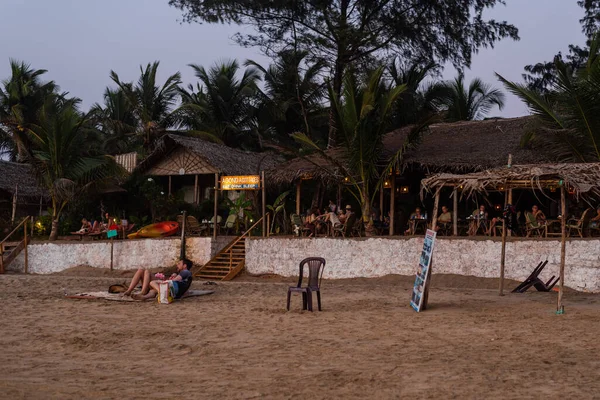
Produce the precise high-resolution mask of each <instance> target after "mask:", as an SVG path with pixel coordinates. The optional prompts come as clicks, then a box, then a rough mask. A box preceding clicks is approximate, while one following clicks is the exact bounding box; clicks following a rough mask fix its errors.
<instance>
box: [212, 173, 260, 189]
mask: <svg viewBox="0 0 600 400" xmlns="http://www.w3.org/2000/svg"><path fill="white" fill-rule="evenodd" d="M257 189H260V176H259V175H243V176H224V177H222V178H221V190H257Z"/></svg>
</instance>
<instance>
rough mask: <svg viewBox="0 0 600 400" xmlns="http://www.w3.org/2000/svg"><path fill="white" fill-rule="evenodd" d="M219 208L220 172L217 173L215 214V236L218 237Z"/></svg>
mask: <svg viewBox="0 0 600 400" xmlns="http://www.w3.org/2000/svg"><path fill="white" fill-rule="evenodd" d="M218 208H219V173H218V172H217V173H216V174H215V210H214V211H215V212H214V215H213V217H214V218H213V238H214V239H216V238H217V229H218V228H219V223H218V222H217V212H218Z"/></svg>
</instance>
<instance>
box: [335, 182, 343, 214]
mask: <svg viewBox="0 0 600 400" xmlns="http://www.w3.org/2000/svg"><path fill="white" fill-rule="evenodd" d="M341 209H342V185H340V184H339V183H338V187H337V209H336V211H340V210H341Z"/></svg>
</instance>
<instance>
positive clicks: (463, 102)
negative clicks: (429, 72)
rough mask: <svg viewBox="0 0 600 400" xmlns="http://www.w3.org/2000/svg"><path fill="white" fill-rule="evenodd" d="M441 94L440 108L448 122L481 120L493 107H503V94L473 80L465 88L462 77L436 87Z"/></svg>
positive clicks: (477, 79)
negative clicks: (443, 110) (443, 109)
mask: <svg viewBox="0 0 600 400" xmlns="http://www.w3.org/2000/svg"><path fill="white" fill-rule="evenodd" d="M438 86H439V87H440V92H441V93H442V94H441V96H440V98H441V103H442V108H445V111H446V114H447V116H446V118H447V119H448V120H449V121H474V120H479V119H483V118H484V117H485V116H486V115H487V114H488V113H489V112H490V111H491V110H492V109H493V108H494V107H498V108H499V109H500V110H502V108H503V107H504V93H502V92H501V91H500V90H498V89H493V88H492V87H491V86H490V85H488V84H486V83H484V82H483V81H482V80H481V79H479V78H475V79H473V80H472V81H471V83H470V84H469V87H468V88H467V87H466V86H465V80H464V76H463V75H462V74H460V75H459V76H458V77H457V78H456V79H454V81H450V82H444V83H442V84H439V85H438Z"/></svg>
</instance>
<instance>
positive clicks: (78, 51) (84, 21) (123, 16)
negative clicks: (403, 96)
mask: <svg viewBox="0 0 600 400" xmlns="http://www.w3.org/2000/svg"><path fill="white" fill-rule="evenodd" d="M506 3H507V5H506V6H498V7H496V8H495V9H493V10H491V11H489V12H488V14H487V17H488V18H493V19H496V20H506V21H508V22H510V23H512V24H513V25H515V26H517V28H519V35H520V36H521V40H520V41H518V42H515V41H511V40H504V41H502V42H500V43H497V45H496V46H495V48H494V49H482V50H481V51H480V52H479V53H478V54H476V55H474V57H473V63H472V66H471V69H470V70H467V71H466V73H465V75H466V78H467V80H470V79H471V78H473V77H479V78H481V79H483V80H484V81H485V82H487V83H490V84H492V85H493V86H495V87H498V88H502V86H501V84H500V83H499V82H498V81H497V79H496V77H495V75H494V72H498V73H500V74H501V75H503V76H504V77H505V78H508V79H510V80H517V81H520V80H521V74H522V73H523V66H525V65H527V64H532V63H536V62H540V61H547V60H551V59H552V57H553V56H554V55H555V54H556V53H557V52H558V51H563V52H566V50H567V49H568V45H569V44H584V42H585V38H584V36H583V34H582V33H581V27H580V24H579V19H580V18H581V17H582V15H583V10H582V9H580V8H579V7H578V6H577V4H576V1H575V0H506ZM181 19H182V16H181V13H180V11H179V10H178V9H175V8H171V7H169V5H168V0H0V79H5V78H8V77H9V76H10V68H9V59H10V58H14V59H17V60H23V61H26V62H27V63H29V64H31V66H32V67H33V68H36V69H46V70H48V73H47V74H46V79H49V80H50V79H51V80H54V81H55V82H56V83H57V84H59V85H60V87H61V89H62V90H63V91H68V92H69V93H70V94H71V95H73V96H77V97H79V98H81V99H82V100H83V103H82V108H83V109H84V110H87V109H88V108H89V107H90V106H91V105H93V104H94V103H96V102H101V101H102V94H103V92H104V89H105V88H106V86H109V85H111V81H110V78H109V73H110V71H111V70H114V71H115V72H117V73H118V74H119V76H120V78H121V80H123V81H133V80H136V79H137V77H138V76H139V68H140V65H141V64H144V65H146V64H147V63H149V62H152V61H155V60H160V68H159V78H160V79H161V80H160V81H159V82H164V79H166V77H167V76H169V75H171V74H173V73H175V72H177V71H179V72H181V74H182V78H183V81H184V83H185V84H186V85H187V84H188V83H195V82H196V81H197V80H196V79H195V77H194V76H193V73H192V71H191V69H190V68H189V67H188V64H191V63H193V64H200V65H203V66H205V67H209V66H211V65H213V64H214V63H215V62H217V61H219V60H224V59H232V58H236V59H238V60H240V62H243V61H245V60H246V59H253V60H255V61H257V62H259V63H261V64H262V65H265V66H266V65H268V64H269V59H267V58H265V57H264V56H262V55H261V54H260V53H259V51H258V49H255V48H243V47H240V46H238V45H236V44H235V42H234V41H233V39H232V36H233V35H234V34H235V33H236V32H238V31H239V30H240V27H238V26H230V25H201V24H197V23H194V24H187V23H182V22H181ZM455 75H456V71H455V70H454V69H453V68H452V67H447V68H446V69H445V71H444V74H443V76H444V78H446V79H451V78H453V77H454V76H455ZM527 113H528V111H527V108H526V107H525V106H524V105H523V104H522V103H521V102H520V101H519V100H518V99H517V98H516V97H513V96H512V95H508V94H507V104H506V106H505V108H504V109H503V110H502V111H499V110H497V109H496V110H494V111H492V113H491V115H493V116H503V117H516V116H522V115H526V114H527Z"/></svg>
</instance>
